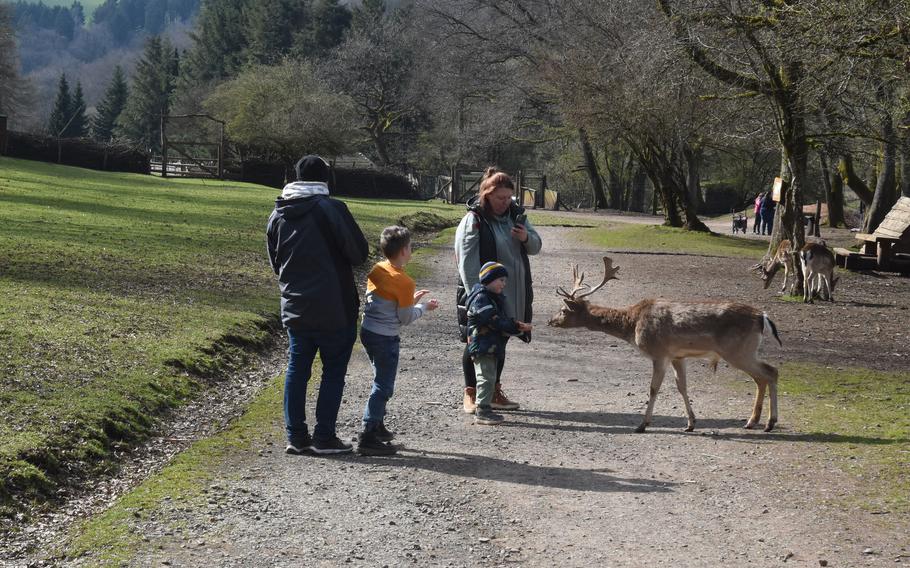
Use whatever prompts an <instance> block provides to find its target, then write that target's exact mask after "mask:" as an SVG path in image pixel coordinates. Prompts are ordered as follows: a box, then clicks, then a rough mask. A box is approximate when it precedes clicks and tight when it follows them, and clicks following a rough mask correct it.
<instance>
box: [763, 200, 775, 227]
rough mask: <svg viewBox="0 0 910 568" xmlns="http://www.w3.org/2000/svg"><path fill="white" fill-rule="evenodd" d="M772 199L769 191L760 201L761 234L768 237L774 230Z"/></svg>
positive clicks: (773, 204)
mask: <svg viewBox="0 0 910 568" xmlns="http://www.w3.org/2000/svg"><path fill="white" fill-rule="evenodd" d="M774 207H775V203H774V198H773V195H772V193H771V192H770V191H769V192H767V193H765V196H764V197H762V200H761V234H763V235H770V234H771V231H772V229H773V228H774Z"/></svg>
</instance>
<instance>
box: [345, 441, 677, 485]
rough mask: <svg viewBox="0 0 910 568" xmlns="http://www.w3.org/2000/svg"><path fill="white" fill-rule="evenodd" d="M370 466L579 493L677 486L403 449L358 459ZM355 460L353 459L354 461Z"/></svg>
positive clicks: (604, 472) (605, 473)
mask: <svg viewBox="0 0 910 568" xmlns="http://www.w3.org/2000/svg"><path fill="white" fill-rule="evenodd" d="M354 460H356V462H357V463H364V462H366V463H369V464H372V465H382V466H387V467H400V468H403V469H423V470H427V471H433V472H436V473H444V474H447V475H453V476H459V477H470V478H475V479H484V480H492V481H505V482H509V483H520V484H522V485H533V486H539V487H550V488H556V489H572V490H576V491H598V492H627V493H668V492H672V491H673V487H675V486H676V485H678V484H676V483H672V482H667V481H656V480H654V479H639V478H632V477H620V476H617V475H613V472H611V471H610V470H608V469H602V468H601V469H580V468H572V467H552V466H541V465H532V464H527V463H522V462H517V461H510V460H506V459H500V458H495V457H489V456H482V455H473V454H462V453H456V452H433V451H422V450H408V449H407V448H402V449H401V452H400V453H399V454H398V455H396V456H391V457H382V458H373V457H360V456H357V457H355V458H354ZM352 461H353V460H352Z"/></svg>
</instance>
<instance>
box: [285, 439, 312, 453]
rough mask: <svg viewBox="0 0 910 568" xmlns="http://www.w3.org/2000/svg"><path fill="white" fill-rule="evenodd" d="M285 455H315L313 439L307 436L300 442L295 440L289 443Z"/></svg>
mask: <svg viewBox="0 0 910 568" xmlns="http://www.w3.org/2000/svg"><path fill="white" fill-rule="evenodd" d="M284 453H286V454H291V455H293V456H304V455H309V454H312V453H313V439H312V438H310V436H309V435H307V437H306V438H302V439H300V440H294V441H293V442H290V441H289V442H288V445H287V447H286V448H285V449H284Z"/></svg>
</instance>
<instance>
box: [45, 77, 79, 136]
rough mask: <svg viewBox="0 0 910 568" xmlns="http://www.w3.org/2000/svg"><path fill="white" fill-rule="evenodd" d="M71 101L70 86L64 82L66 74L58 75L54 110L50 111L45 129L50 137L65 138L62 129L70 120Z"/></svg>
mask: <svg viewBox="0 0 910 568" xmlns="http://www.w3.org/2000/svg"><path fill="white" fill-rule="evenodd" d="M72 108H73V99H72V96H71V95H70V86H69V83H68V82H67V81H66V73H63V74H61V75H60V81H59V82H58V83H57V98H56V99H55V100H54V109H53V110H52V111H51V117H50V120H48V123H47V129H48V131H49V132H50V134H51V136H65V135H66V133H65V132H64V129H65V128H66V125H67V123H68V122H69V120H70V116H71V109H72Z"/></svg>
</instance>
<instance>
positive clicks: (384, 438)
mask: <svg viewBox="0 0 910 568" xmlns="http://www.w3.org/2000/svg"><path fill="white" fill-rule="evenodd" d="M373 433H374V434H376V437H377V438H378V439H379V441H380V442H391V441H392V440H394V439H395V432H390V431H389V430H388V429H387V428H386V427H385V424H383V423H382V422H380V423H379V426H377V427H376V429H375V430H373Z"/></svg>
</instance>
